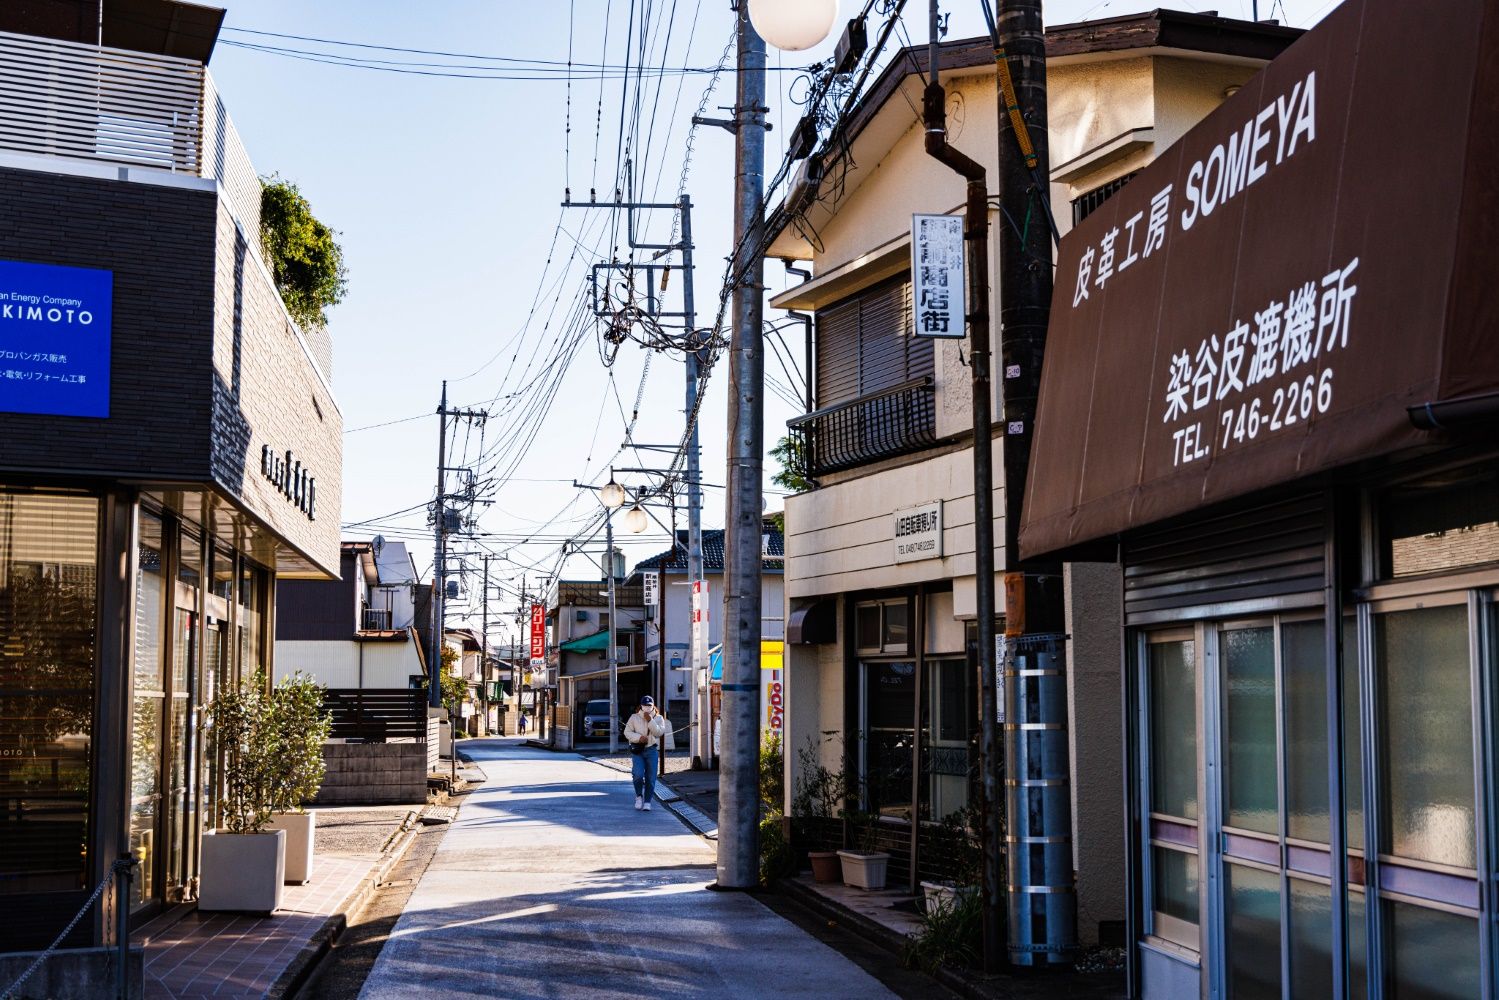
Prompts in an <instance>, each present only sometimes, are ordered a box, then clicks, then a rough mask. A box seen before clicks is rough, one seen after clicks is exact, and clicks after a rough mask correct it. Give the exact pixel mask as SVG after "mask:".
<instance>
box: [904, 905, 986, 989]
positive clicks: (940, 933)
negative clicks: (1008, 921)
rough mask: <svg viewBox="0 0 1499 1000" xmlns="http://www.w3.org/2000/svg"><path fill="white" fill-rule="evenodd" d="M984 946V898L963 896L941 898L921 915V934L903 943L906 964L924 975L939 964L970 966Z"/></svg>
mask: <svg viewBox="0 0 1499 1000" xmlns="http://www.w3.org/2000/svg"><path fill="white" fill-rule="evenodd" d="M983 946H984V900H983V897H982V896H981V895H979V893H976V892H970V893H963V894H962V895H959V896H957V897H949V898H945V899H943V900H942V901H941V902H938V903H937V904H935V905H933V906H931V907H929V908H928V909H927V911H926V912H925V913H923V914H922V915H921V931H920V932H919V933H917V934H913V935H911V938H910V940H909V941H907V942H906V949H905V960H906V965H907V966H909V967H910V968H913V969H921V970H922V971H923V972H927V973H931V972H935V971H936V969H937V967H938V966H942V965H972V964H974V962H975V960H976V959H977V958H978V957H979V954H980V953H981V952H982V950H983Z"/></svg>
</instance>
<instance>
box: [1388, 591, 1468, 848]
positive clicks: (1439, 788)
mask: <svg viewBox="0 0 1499 1000" xmlns="http://www.w3.org/2000/svg"><path fill="white" fill-rule="evenodd" d="M1374 637H1375V663H1376V676H1377V678H1378V681H1379V705H1380V708H1381V715H1382V718H1381V720H1380V721H1381V731H1380V740H1379V744H1380V746H1381V748H1382V752H1383V753H1384V756H1385V761H1384V779H1385V780H1384V782H1383V785H1384V787H1383V789H1382V790H1381V791H1382V793H1383V803H1382V806H1383V809H1382V812H1383V817H1384V822H1383V826H1384V831H1383V843H1382V845H1381V846H1382V847H1383V849H1384V850H1385V851H1386V852H1388V853H1390V854H1393V855H1396V856H1397V857H1401V858H1410V859H1414V860H1417V861H1427V862H1433V863H1436V864H1443V865H1453V866H1456V867H1458V868H1473V867H1474V866H1475V865H1476V863H1477V862H1476V860H1475V857H1474V855H1475V845H1474V807H1473V701H1472V694H1471V691H1472V689H1471V686H1470V685H1471V681H1470V671H1469V663H1468V609H1467V606H1466V605H1465V604H1454V605H1449V606H1447V607H1434V608H1432V607H1428V608H1419V609H1415V610H1411V611H1395V612H1390V613H1387V614H1381V615H1376V616H1375V618H1374Z"/></svg>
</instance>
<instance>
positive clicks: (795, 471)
mask: <svg viewBox="0 0 1499 1000" xmlns="http://www.w3.org/2000/svg"><path fill="white" fill-rule="evenodd" d="M770 457H771V458H773V459H775V460H776V461H777V462H779V463H780V465H781V470H780V471H779V472H777V473H776V474H775V475H773V476H771V477H770V481H771V482H772V483H775V484H776V485H777V486H779V487H781V489H783V490H790V491H791V492H792V493H806V492H807V491H808V490H811V489H815V487H814V486H813V484H812V480H810V479H808V478H807V461H806V454H805V452H804V451H803V450H802V442H801V441H800V440H799V439H797V438H794V437H792V436H791V435H790V434H786V435H783V436H782V437H781V440H779V441H777V442H776V446H775V447H774V448H772V449H770Z"/></svg>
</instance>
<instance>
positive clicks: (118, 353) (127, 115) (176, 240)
mask: <svg viewBox="0 0 1499 1000" xmlns="http://www.w3.org/2000/svg"><path fill="white" fill-rule="evenodd" d="M223 16H224V14H223V11H222V10H219V9H217V8H212V7H204V6H200V5H197V4H189V3H177V2H172V0H132V2H130V3H128V4H126V3H114V2H111V0H104V2H103V3H99V4H95V3H89V4H77V5H74V4H4V5H0V75H3V76H4V78H5V81H6V83H5V86H4V93H3V94H0V353H3V361H0V442H3V445H0V799H3V808H0V950H4V951H11V950H21V949H30V948H44V947H46V946H47V945H48V944H49V943H50V942H51V941H52V939H53V938H54V937H55V936H57V935H58V934H59V933H60V932H61V931H62V930H63V929H64V928H65V927H66V926H68V924H69V921H70V920H71V919H72V918H73V917H74V915H75V914H77V913H79V912H80V910H81V909H83V908H84V904H85V903H86V902H87V901H88V900H89V899H90V896H91V894H92V892H93V890H94V888H95V887H96V886H98V885H100V883H101V882H103V881H105V879H106V878H107V877H108V874H109V872H110V871H111V868H112V866H113V864H114V862H115V860H116V858H117V857H118V856H119V854H120V853H121V850H122V848H126V847H128V849H129V850H130V851H131V852H132V853H133V855H134V856H135V858H136V859H137V860H138V861H139V865H138V867H137V868H136V871H135V877H134V880H133V882H132V883H131V896H130V899H129V903H128V906H129V907H130V909H131V911H132V913H133V914H134V916H135V918H136V919H137V920H143V919H145V918H147V917H148V916H149V915H150V914H151V913H152V912H153V911H155V910H158V909H160V908H161V907H162V906H164V905H166V904H169V903H175V902H179V901H183V900H190V899H192V898H193V897H194V896H195V894H196V891H197V883H198V873H199V867H198V859H199V845H200V843H201V840H202V837H203V835H204V834H205V833H208V832H210V831H212V830H214V829H215V828H216V827H217V826H218V824H219V821H220V818H221V816H222V812H223V798H222V796H223V767H222V760H221V757H220V754H219V752H218V748H217V747H216V746H215V742H214V735H213V729H212V727H211V726H210V725H209V724H208V715H207V710H208V709H210V708H211V707H212V705H213V702H214V699H215V698H216V696H217V695H218V693H219V692H222V691H224V690H226V689H228V688H231V687H233V686H235V685H237V684H239V683H240V682H241V680H245V679H249V678H251V677H253V676H256V675H257V673H260V674H269V673H270V671H271V670H272V669H273V666H274V655H273V653H274V647H273V642H272V637H273V636H274V634H275V631H274V619H275V609H276V606H277V601H276V591H277V587H278V584H279V583H280V582H281V581H285V580H288V579H303V578H305V579H326V578H330V577H333V576H335V575H337V573H338V571H339V558H340V557H339V535H338V523H339V507H340V502H341V487H340V474H341V463H342V417H341V416H340V413H339V409H338V404H337V402H336V401H335V399H334V396H333V390H332V386H331V381H330V380H331V377H332V375H331V370H332V348H331V340H330V337H329V334H328V332H327V331H326V330H324V329H299V328H298V326H297V325H296V324H295V323H294V322H293V321H292V320H291V318H290V317H289V315H288V314H287V311H286V309H285V308H284V307H283V304H282V302H281V299H280V297H279V295H278V293H277V291H276V285H275V282H274V281H273V279H272V276H271V273H270V271H269V269H268V268H267V266H266V263H265V261H264V259H263V258H262V255H261V244H260V192H261V184H260V180H259V176H258V174H257V172H256V170H255V168H254V166H252V165H251V162H250V159H249V157H248V155H247V154H246V152H245V149H244V146H243V145H242V144H241V142H240V139H239V136H238V135H237V133H236V131H235V128H234V125H233V123H232V122H231V121H230V119H229V117H228V115H227V113H226V111H225V106H224V102H223V101H222V100H221V99H220V97H219V95H218V92H217V90H216V89H215V87H214V84H213V80H212V78H211V77H210V75H209V73H208V70H207V63H208V61H209V57H210V55H211V53H212V51H213V48H214V43H215V39H216V37H217V34H218V30H219V26H220V24H221V23H222V20H223ZM104 899H105V900H106V902H105V903H104V904H103V905H95V906H92V907H89V908H87V910H86V912H85V913H84V916H83V919H81V920H80V921H79V922H78V923H77V925H76V927H75V928H74V929H73V931H72V932H71V933H70V934H69V935H68V937H67V940H66V942H65V945H66V946H69V947H74V946H99V945H105V944H107V943H110V942H111V941H112V940H113V938H114V936H115V933H116V931H115V927H116V925H115V921H114V919H113V906H112V903H111V902H110V901H111V900H112V899H113V893H106V894H105V896H104Z"/></svg>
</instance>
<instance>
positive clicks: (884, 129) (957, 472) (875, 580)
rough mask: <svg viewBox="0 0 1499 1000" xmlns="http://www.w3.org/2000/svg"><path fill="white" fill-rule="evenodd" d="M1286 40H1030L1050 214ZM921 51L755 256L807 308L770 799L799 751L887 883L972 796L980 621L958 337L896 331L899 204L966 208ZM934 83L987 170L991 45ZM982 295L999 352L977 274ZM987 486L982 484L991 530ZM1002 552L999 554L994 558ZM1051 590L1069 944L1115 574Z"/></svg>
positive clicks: (1217, 34) (1112, 678) (1115, 700)
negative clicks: (820, 769)
mask: <svg viewBox="0 0 1499 1000" xmlns="http://www.w3.org/2000/svg"><path fill="white" fill-rule="evenodd" d="M1298 34H1299V33H1298V32H1296V31H1293V30H1290V29H1286V28H1281V27H1277V26H1275V25H1273V24H1256V23H1246V22H1242V21H1234V20H1229V19H1224V18H1218V17H1214V16H1209V15H1199V14H1183V13H1176V12H1173V11H1167V10H1159V11H1154V12H1151V13H1147V14H1139V15H1130V16H1127V17H1119V18H1113V19H1106V20H1099V21H1094V22H1089V23H1087V24H1082V25H1064V26H1058V27H1053V28H1050V29H1048V31H1047V34H1046V45H1047V75H1048V86H1049V91H1048V95H1049V96H1048V101H1049V105H1048V115H1049V141H1050V153H1051V176H1050V199H1051V205H1052V207H1053V209H1054V212H1055V215H1056V221H1057V224H1058V226H1059V227H1061V228H1062V229H1063V230H1064V231H1065V230H1066V229H1067V228H1070V226H1071V225H1072V224H1073V223H1074V222H1076V221H1078V220H1081V219H1083V218H1085V217H1086V216H1087V215H1088V214H1089V213H1090V212H1092V211H1093V210H1095V209H1096V208H1097V207H1098V206H1099V205H1101V204H1103V203H1104V201H1105V200H1106V199H1107V198H1108V197H1109V196H1110V195H1112V194H1113V193H1115V192H1117V191H1118V190H1120V189H1121V188H1123V187H1124V186H1125V185H1127V184H1128V183H1130V179H1131V178H1132V177H1133V176H1134V175H1135V173H1136V172H1137V171H1138V170H1140V169H1141V168H1142V167H1143V166H1145V165H1146V164H1148V163H1150V162H1151V161H1152V159H1153V158H1154V157H1155V156H1156V155H1157V154H1158V153H1159V152H1160V151H1161V150H1163V149H1165V148H1167V147H1168V146H1169V145H1170V144H1171V143H1172V142H1174V141H1175V140H1176V139H1177V138H1179V137H1180V136H1181V135H1182V134H1183V133H1184V132H1185V131H1186V130H1187V129H1188V128H1190V127H1191V125H1192V124H1193V123H1195V122H1197V121H1198V120H1200V119H1201V118H1202V117H1203V116H1204V115H1206V114H1208V113H1209V112H1210V111H1212V110H1213V109H1214V108H1216V107H1217V106H1218V105H1220V104H1221V103H1222V102H1223V101H1224V99H1225V98H1226V97H1227V96H1228V95H1230V94H1232V93H1234V92H1235V91H1236V90H1237V89H1238V88H1239V87H1241V86H1242V85H1243V84H1244V83H1245V81H1247V80H1248V79H1250V77H1252V76H1253V75H1254V73H1255V72H1256V71H1257V70H1258V69H1259V68H1260V67H1261V66H1263V65H1264V64H1265V63H1266V61H1267V60H1269V59H1271V58H1273V57H1274V56H1275V55H1276V54H1278V53H1279V52H1280V51H1281V50H1282V49H1283V48H1284V47H1285V46H1286V45H1287V44H1288V43H1289V42H1290V41H1291V40H1292V39H1293V38H1295V37H1296V36H1297V35H1298ZM927 60H928V56H927V51H926V49H925V48H921V49H911V50H907V51H904V52H901V53H899V54H897V55H896V56H895V57H894V58H893V59H892V60H891V61H890V63H889V66H888V68H887V69H886V70H885V71H884V73H883V74H882V75H881V77H880V78H879V79H878V80H877V81H876V82H875V84H874V85H873V86H872V88H871V89H870V91H869V92H868V96H867V97H866V98H865V99H864V100H863V101H862V103H861V104H860V105H859V106H858V107H856V108H855V110H854V112H853V114H852V119H851V121H850V122H849V124H848V126H847V128H846V129H845V131H844V133H843V136H844V142H843V143H842V145H841V146H840V148H839V149H837V150H834V151H830V152H827V153H825V154H824V155H823V156H822V158H821V159H820V160H819V161H817V162H812V161H809V163H808V167H807V169H806V170H804V171H803V172H802V174H801V178H800V179H799V180H798V181H797V182H796V183H794V184H793V185H792V187H791V191H790V193H789V194H788V196H787V202H786V203H784V204H783V205H782V206H781V207H780V209H779V210H778V211H776V212H775V213H774V214H773V216H772V223H771V225H772V231H773V233H772V235H773V242H772V243H771V245H770V248H769V251H768V253H767V256H768V257H770V258H778V259H781V260H784V261H786V262H788V264H789V263H790V262H792V261H811V262H812V265H813V277H811V278H810V279H809V280H807V281H805V282H804V283H802V284H799V285H796V286H794V287H791V288H790V289H788V290H786V291H784V292H782V293H780V294H779V295H776V296H774V297H773V298H772V299H771V304H772V305H773V306H776V307H778V308H782V309H789V310H799V311H802V312H805V313H811V314H813V316H814V317H815V320H814V331H815V337H814V339H813V343H812V346H811V357H810V359H809V361H810V368H811V376H810V378H811V389H812V393H811V397H812V398H811V412H810V413H808V414H806V415H805V416H802V417H799V418H797V419H795V420H793V421H791V424H790V433H791V436H792V439H793V444H794V449H793V452H794V453H798V454H800V456H801V458H802V462H803V467H802V468H801V469H800V470H799V471H800V472H802V473H803V475H804V476H805V477H806V478H808V479H809V480H811V481H812V482H813V483H814V484H815V485H814V488H813V489H811V490H810V491H808V492H805V493H802V494H799V495H795V496H791V497H788V498H787V501H786V511H785V514H786V565H785V590H786V598H787V602H788V604H787V607H788V610H787V622H786V666H787V684H788V691H787V695H786V704H787V709H786V715H785V724H786V730H785V732H786V747H787V751H786V761H787V778H788V780H787V782H786V787H787V795H788V805H789V804H790V803H789V800H790V799H792V798H793V797H794V795H795V792H796V789H797V787H798V784H799V782H801V781H803V780H805V778H804V775H803V774H802V760H801V758H802V757H803V754H802V750H803V749H804V748H808V747H811V748H815V753H814V756H815V757H816V759H818V760H820V761H821V764H822V766H825V767H827V768H829V769H832V770H837V771H843V772H844V773H846V774H848V775H849V776H850V777H851V778H852V779H853V780H854V781H855V782H856V784H857V786H858V787H859V788H860V789H861V797H862V800H863V805H864V806H865V808H868V809H870V810H873V811H876V812H878V813H879V814H880V815H881V817H882V821H883V822H882V824H881V831H882V833H881V843H882V846H884V847H885V848H886V849H888V850H890V851H891V853H892V855H893V857H892V861H891V866H892V868H891V871H892V880H898V881H908V884H909V885H910V886H911V887H912V888H913V889H914V887H915V883H916V881H917V879H918V877H928V875H939V874H943V872H942V870H941V867H940V866H941V859H940V858H939V857H937V856H936V855H935V852H923V846H924V841H925V838H924V837H923V836H922V835H921V831H922V830H923V829H924V828H925V826H924V825H925V824H929V823H932V822H935V821H938V820H941V819H943V818H944V817H946V816H950V815H953V814H954V813H956V812H958V811H959V810H961V809H963V808H964V807H965V806H967V805H968V804H969V802H970V801H974V800H975V799H976V794H977V792H976V780H977V774H976V766H977V763H978V761H977V726H978V713H977V705H978V679H977V674H976V671H975V670H974V669H973V667H972V666H971V663H972V661H971V660H970V659H969V657H968V654H967V648H968V646H969V643H970V642H971V638H970V635H971V633H972V632H973V631H975V625H974V619H975V610H976V602H975V577H974V565H975V560H974V553H973V538H974V530H973V510H974V504H973V496H972V490H973V487H972V482H973V475H972V469H973V453H972V449H973V447H974V433H973V428H972V420H971V407H970V401H971V381H970V374H969V371H968V368H967V366H966V355H967V350H968V348H967V344H966V341H964V340H961V339H958V340H936V341H934V340H931V339H926V338H923V337H918V336H915V335H914V332H913V323H912V306H911V263H910V261H911V236H910V233H911V228H912V215H913V213H928V214H958V213H961V211H962V208H963V203H964V187H963V184H964V181H963V179H962V178H961V177H959V176H958V175H956V174H955V173H953V172H952V171H951V170H949V169H948V168H947V167H945V166H943V165H942V164H941V163H939V162H937V161H936V160H934V159H932V158H931V157H930V156H928V155H927V154H926V152H925V150H924V143H923V140H924V127H923V124H922V120H921V106H922V90H923V86H924V83H925V80H924V74H925V73H926V71H927ZM940 76H941V81H942V83H943V85H944V87H945V88H946V94H947V119H948V128H949V139H950V141H951V142H952V144H953V145H954V146H955V147H956V148H958V149H960V150H962V151H963V152H964V153H966V154H967V155H969V156H971V157H973V158H975V159H977V160H978V161H979V162H981V163H983V164H984V165H985V166H986V167H987V170H988V176H989V177H990V178H991V181H990V183H991V184H992V183H993V180H992V179H993V178H994V177H996V176H997V157H998V138H997V121H998V108H997V101H996V91H997V87H996V79H995V71H994V53H993V48H992V46H991V45H990V43H989V41H988V39H971V40H963V41H952V42H946V43H943V44H942V45H941V46H940ZM993 197H995V195H993V194H991V198H993ZM1002 225H1030V226H1044V225H1046V222H1045V219H1044V217H1043V215H1042V214H1041V210H1040V208H1039V203H1038V209H1037V213H1036V214H1035V215H1034V216H1033V217H1032V218H1029V219H1010V220H1006V219H1001V218H1000V217H999V216H998V213H996V212H991V219H990V232H991V246H990V251H989V259H990V260H991V261H997V260H998V248H997V243H998V237H997V233H998V231H999V227H1000V226H1002ZM1142 235H1143V233H1142ZM988 286H989V287H990V288H991V289H995V292H994V293H993V294H994V298H995V300H996V301H995V303H994V305H993V306H992V307H991V309H990V313H989V314H990V316H991V317H993V321H992V322H993V329H992V330H991V337H992V340H993V342H994V343H996V344H997V343H999V329H998V317H999V316H1000V308H999V304H998V302H997V298H998V292H997V286H998V281H997V278H996V275H995V274H993V273H991V274H990V275H989V276H988ZM999 376H1000V373H998V372H996V377H995V378H994V380H993V384H994V386H995V393H996V399H995V400H994V401H993V402H994V406H993V412H994V413H995V414H999V413H1002V412H1003V410H1002V408H1001V406H1000V405H999V399H998V394H999V392H1000V391H1001V390H1000V387H1001V386H1002V384H1003V379H1002V378H1001V377H999ZM1002 434H1003V427H1002V425H1001V424H996V425H995V426H994V427H993V428H991V429H990V431H989V432H988V433H986V434H984V435H983V436H984V440H983V441H982V443H981V444H980V445H979V446H980V447H985V448H991V449H993V450H994V453H995V457H994V468H995V470H996V472H997V474H999V470H1002V469H1003V462H1002V460H1001V457H1000V455H999V449H1000V436H1001V435H1002ZM1004 489H1005V486H1004V483H1003V482H1002V481H998V482H996V484H995V499H994V505H993V509H994V510H995V511H998V512H1001V513H1000V514H999V515H997V517H996V522H995V530H994V534H995V537H996V538H1003V537H1004V532H1003V525H1002V523H1001V522H1000V518H1002V517H1003V513H1002V512H1003V511H1004V509H1005V505H1004V502H1003V496H1002V493H1003V490H1004ZM913 532H915V533H916V535H919V536H920V537H919V538H915V536H913V534H912V533H913ZM913 538H914V539H915V540H916V541H920V542H921V544H911V543H912V541H913ZM1009 556H1010V554H1008V553H1006V552H1004V551H999V552H996V553H995V557H996V567H997V569H999V570H1003V569H1004V567H1005V566H1006V565H1007V564H1008V562H1009ZM1065 582H1066V597H1067V605H1068V615H1067V632H1068V635H1069V637H1070V638H1069V642H1068V651H1067V652H1068V656H1067V661H1068V671H1067V688H1068V701H1069V710H1070V718H1069V723H1070V724H1069V736H1070V749H1071V792H1072V806H1073V810H1072V815H1073V825H1072V836H1073V851H1074V858H1075V870H1076V883H1077V886H1078V926H1079V936H1080V938H1081V940H1082V941H1083V942H1084V943H1088V942H1093V941H1097V940H1100V939H1104V940H1111V939H1112V940H1119V939H1120V938H1122V934H1123V930H1124V917H1125V908H1124V898H1125V896H1124V879H1123V864H1122V861H1123V844H1124V829H1125V824H1124V816H1123V812H1122V801H1121V797H1120V795H1119V794H1118V792H1117V788H1118V787H1119V783H1120V780H1121V777H1122V767H1123V760H1122V756H1123V746H1122V742H1121V736H1120V715H1119V712H1120V709H1119V679H1118V664H1119V587H1120V579H1119V574H1118V572H1117V569H1115V568H1114V567H1112V566H1097V565H1089V564H1078V565H1069V566H1068V568H1067V572H1066V581H1065ZM997 591H998V593H999V594H1001V595H1002V594H1003V587H999V586H997ZM997 610H998V613H999V614H1000V615H1001V616H1003V614H1004V608H1003V607H1001V608H999V609H997ZM828 734H832V735H831V736H829V735H828Z"/></svg>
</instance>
